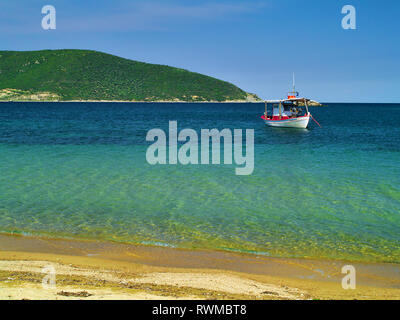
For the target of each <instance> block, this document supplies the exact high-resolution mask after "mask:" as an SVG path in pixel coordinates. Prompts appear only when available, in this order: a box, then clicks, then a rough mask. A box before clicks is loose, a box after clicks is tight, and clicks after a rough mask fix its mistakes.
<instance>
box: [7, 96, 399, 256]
mask: <svg viewBox="0 0 400 320" xmlns="http://www.w3.org/2000/svg"><path fill="white" fill-rule="evenodd" d="M263 112H264V104H260V103H248V104H242V103H220V104H213V103H72V102H71V103H39V102H38V103H22V102H20V103H17V102H15V103H13V102H5V103H0V232H1V233H5V234H10V233H11V234H19V235H30V236H41V237H50V238H63V239H89V240H100V241H112V242H122V243H131V244H144V245H155V246H167V247H175V248H188V249H210V250H222V251H233V252H242V253H250V254H255V255H263V256H271V257H296V258H316V259H334V260H346V261H364V262H391V263H400V104H350V103H342V104H335V103H328V104H326V105H325V106H324V107H310V112H311V113H312V115H313V116H314V118H315V119H316V120H317V121H318V122H319V124H320V125H321V127H319V126H318V125H317V124H316V123H315V122H313V121H312V122H311V123H310V126H309V128H308V129H284V128H272V127H266V126H265V124H264V123H263V121H262V119H261V118H260V116H261V115H262V114H263ZM170 121H176V122H177V125H178V131H179V130H181V129H185V128H190V129H193V130H195V131H196V132H197V133H198V134H199V136H200V130H202V129H213V128H215V129H218V130H222V129H231V130H233V129H243V130H245V129H253V130H254V171H253V172H252V174H250V175H236V174H235V168H236V167H237V166H236V165H235V163H233V164H224V163H221V164H208V165H207V164H198V165H195V164H189V165H183V164H181V163H179V162H178V163H177V164H168V163H167V164H164V165H161V164H156V165H152V164H150V163H148V161H147V159H146V152H147V150H148V148H149V146H150V145H151V144H152V143H153V142H149V141H146V135H147V134H148V132H149V130H152V129H154V128H160V129H163V130H164V131H165V132H166V133H168V128H169V122H170ZM167 138H168V137H167ZM244 138H245V136H244V134H243V139H244ZM221 150H222V149H221ZM221 152H222V151H221Z"/></svg>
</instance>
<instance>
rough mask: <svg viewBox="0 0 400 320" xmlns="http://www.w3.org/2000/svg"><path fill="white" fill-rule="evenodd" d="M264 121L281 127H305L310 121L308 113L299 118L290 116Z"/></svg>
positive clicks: (272, 125) (271, 125)
mask: <svg viewBox="0 0 400 320" xmlns="http://www.w3.org/2000/svg"><path fill="white" fill-rule="evenodd" d="M264 122H265V124H266V125H267V126H270V127H281V128H301V129H305V128H307V126H308V123H309V122H310V115H308V116H305V117H299V118H290V119H283V120H265V119H264Z"/></svg>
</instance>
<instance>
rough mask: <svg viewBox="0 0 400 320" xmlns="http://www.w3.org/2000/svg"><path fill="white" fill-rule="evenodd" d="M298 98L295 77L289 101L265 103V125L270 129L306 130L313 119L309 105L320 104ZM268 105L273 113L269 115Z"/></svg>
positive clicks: (288, 97)
mask: <svg viewBox="0 0 400 320" xmlns="http://www.w3.org/2000/svg"><path fill="white" fill-rule="evenodd" d="M298 96H299V93H298V92H297V91H296V88H295V82H294V75H293V91H291V92H289V93H288V95H287V99H281V100H265V101H264V102H265V112H264V114H263V115H262V116H261V118H262V119H263V120H264V122H265V124H266V125H267V126H270V127H281V128H301V129H306V128H307V127H308V124H309V122H310V119H313V118H312V115H311V113H310V112H309V110H308V106H309V103H310V102H313V103H317V104H318V102H316V101H313V100H311V99H308V98H299V97H298ZM268 105H272V112H271V113H268ZM313 120H314V119H313ZM314 121H316V120H314ZM318 125H319V124H318Z"/></svg>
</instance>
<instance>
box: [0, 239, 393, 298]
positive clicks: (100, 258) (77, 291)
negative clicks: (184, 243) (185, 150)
mask: <svg viewBox="0 0 400 320" xmlns="http://www.w3.org/2000/svg"><path fill="white" fill-rule="evenodd" d="M349 264H350V265H353V266H354V267H355V269H356V275H357V278H356V280H357V282H356V289H355V290H351V289H348V290H344V289H343V288H342V284H341V282H342V278H343V277H344V276H345V275H344V274H342V273H341V270H342V267H343V266H344V265H349ZM48 266H51V268H54V270H55V272H56V273H55V279H56V284H55V287H52V286H50V287H49V286H46V287H43V285H42V280H43V278H44V277H45V276H46V274H45V273H43V270H44V268H46V267H48ZM0 299H290V300H297V299H400V265H396V264H374V263H371V264H366V263H350V262H346V261H328V260H311V259H310V260H309V259H286V258H271V257H265V256H256V255H248V254H238V253H230V252H221V251H207V250H184V249H174V248H164V247H152V246H136V245H127V244H119V243H110V242H101V241H77V240H57V239H47V238H36V237H25V236H13V235H0Z"/></svg>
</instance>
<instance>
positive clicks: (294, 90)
mask: <svg viewBox="0 0 400 320" xmlns="http://www.w3.org/2000/svg"><path fill="white" fill-rule="evenodd" d="M295 92H296V83H295V79H294V72H293V93H295Z"/></svg>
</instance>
